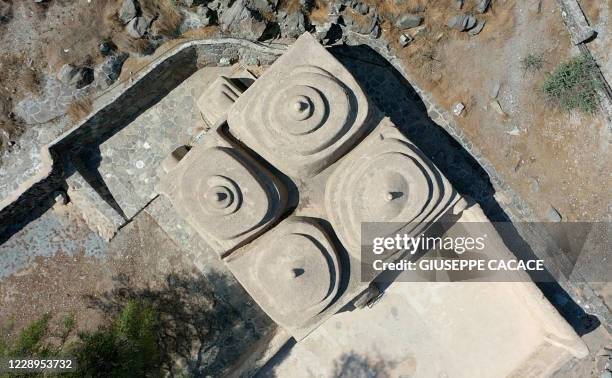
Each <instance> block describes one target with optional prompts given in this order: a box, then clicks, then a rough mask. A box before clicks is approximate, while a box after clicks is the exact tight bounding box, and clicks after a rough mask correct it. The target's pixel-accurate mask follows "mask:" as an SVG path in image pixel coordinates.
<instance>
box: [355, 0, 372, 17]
mask: <svg viewBox="0 0 612 378" xmlns="http://www.w3.org/2000/svg"><path fill="white" fill-rule="evenodd" d="M351 7H352V8H353V9H354V10H355V12H357V13H359V14H361V15H366V14H368V12H369V11H370V6H369V5H368V4H366V3H364V2H363V1H354V2H353V3H352V4H351Z"/></svg>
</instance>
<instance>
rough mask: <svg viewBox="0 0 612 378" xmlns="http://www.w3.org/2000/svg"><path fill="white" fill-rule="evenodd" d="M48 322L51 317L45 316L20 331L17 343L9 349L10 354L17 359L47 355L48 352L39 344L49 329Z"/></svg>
mask: <svg viewBox="0 0 612 378" xmlns="http://www.w3.org/2000/svg"><path fill="white" fill-rule="evenodd" d="M49 320H51V315H49V314H45V315H43V316H42V317H41V318H40V319H38V320H36V321H34V322H33V323H31V324H30V325H28V326H27V327H25V328H24V329H23V330H21V332H20V333H19V337H18V338H17V342H16V343H15V345H14V346H13V347H12V348H11V349H12V350H11V354H12V355H13V356H19V357H33V356H45V355H47V353H48V352H49V351H48V350H47V349H46V348H45V347H44V346H42V345H41V344H42V343H41V342H42V341H43V338H44V337H45V335H46V333H47V329H48V328H49Z"/></svg>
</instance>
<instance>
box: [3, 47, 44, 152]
mask: <svg viewBox="0 0 612 378" xmlns="http://www.w3.org/2000/svg"><path fill="white" fill-rule="evenodd" d="M40 82H41V73H40V71H39V70H38V69H37V68H36V67H35V66H34V65H33V63H32V61H30V60H28V58H27V56H26V54H25V53H18V54H7V55H4V56H2V57H1V58H0V83H1V84H2V85H0V130H2V131H4V132H6V133H7V134H8V137H9V139H13V138H15V137H16V136H18V135H19V133H20V132H21V131H22V127H23V122H22V121H21V120H20V119H19V118H17V116H16V115H15V114H14V113H13V106H14V105H15V103H17V102H18V101H19V100H21V98H22V97H23V94H24V92H29V93H33V94H38V93H39V92H40V84H41V83H40ZM3 144H4V143H2V141H1V140H0V152H2V150H3V149H4V148H5V147H6V146H4V145H3Z"/></svg>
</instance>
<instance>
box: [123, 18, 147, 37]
mask: <svg viewBox="0 0 612 378" xmlns="http://www.w3.org/2000/svg"><path fill="white" fill-rule="evenodd" d="M148 27H149V23H148V22H147V20H146V19H145V18H144V17H136V18H134V19H132V21H130V22H129V23H128V24H127V26H126V27H125V30H126V31H127V33H128V34H129V35H130V36H131V37H132V38H142V37H143V36H144V35H145V33H146V32H147V28H148Z"/></svg>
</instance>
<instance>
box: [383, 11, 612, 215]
mask: <svg viewBox="0 0 612 378" xmlns="http://www.w3.org/2000/svg"><path fill="white" fill-rule="evenodd" d="M437 3H439V2H435V1H433V2H430V3H429V5H428V6H427V7H426V8H425V12H424V14H425V21H424V24H425V25H427V28H428V33H427V34H426V35H425V37H424V38H416V39H415V42H414V43H412V44H410V45H409V46H407V47H406V48H404V49H401V48H400V47H399V46H397V43H395V47H396V48H397V49H398V50H399V51H400V56H401V57H402V58H403V60H404V62H405V63H406V65H407V66H408V67H409V69H411V71H412V72H414V73H416V75H417V77H418V78H419V80H418V81H419V82H418V85H420V86H421V87H423V88H424V89H426V90H429V91H431V92H432V94H433V95H434V97H435V98H436V100H437V101H438V103H439V104H441V105H442V106H444V107H445V108H446V109H447V110H449V111H450V110H451V109H453V107H454V106H455V104H457V103H459V102H461V103H463V104H464V105H465V107H466V109H465V110H464V112H463V113H462V114H461V116H460V117H457V118H456V120H455V121H456V123H457V124H458V126H460V127H461V129H463V131H464V132H465V133H466V134H467V136H468V137H469V139H470V140H471V141H472V143H473V144H474V145H475V146H476V147H477V148H478V149H479V150H481V151H482V154H483V156H485V157H486V158H487V159H488V160H489V161H491V162H492V163H493V165H494V166H495V167H496V169H497V170H498V171H499V172H500V173H501V175H502V177H503V178H504V180H505V181H506V182H507V183H508V184H509V185H510V186H511V187H512V188H513V189H514V190H515V191H517V192H518V193H519V195H521V197H522V198H524V199H525V200H526V201H527V202H528V203H529V205H531V207H532V209H534V211H535V212H536V214H537V216H539V217H541V219H546V213H547V211H548V209H549V207H550V206H553V207H554V208H555V209H557V210H558V211H559V213H561V215H562V217H563V219H564V220H567V221H597V220H604V219H609V217H610V214H609V200H610V191H609V187H610V183H611V182H610V176H609V172H610V168H612V167H611V165H610V161H611V159H610V152H609V149H608V145H609V130H606V128H609V127H610V126H609V125H606V121H605V119H604V117H603V115H602V114H601V113H599V114H595V115H593V116H590V115H583V114H579V113H572V114H568V113H566V112H563V111H561V110H558V109H556V108H555V107H554V106H552V105H551V104H549V103H547V102H546V100H545V99H544V96H543V95H542V92H541V91H540V87H541V85H542V83H543V81H544V79H545V77H546V75H547V73H548V72H550V71H552V70H553V68H554V67H555V66H556V65H558V64H559V63H561V62H564V61H567V60H568V59H569V58H570V57H571V56H573V55H576V52H577V50H575V49H573V48H572V46H571V43H570V37H569V34H568V32H567V31H566V29H565V26H564V25H563V22H562V19H561V16H560V12H559V10H558V6H557V4H556V3H555V1H553V0H543V1H541V2H539V1H535V0H533V1H524V2H518V1H514V0H506V1H495V2H493V5H492V8H491V9H490V11H489V12H487V13H486V14H484V15H478V18H483V19H485V20H486V24H485V27H484V30H483V31H482V32H481V33H480V34H479V35H477V36H474V37H469V36H468V35H467V34H466V33H459V32H456V31H452V30H449V29H448V28H446V27H445V26H444V24H445V22H446V20H447V19H448V16H442V15H448V14H454V13H458V12H457V11H456V10H454V11H453V10H450V11H449V10H448V8H449V6H443V7H442V6H439V5H438V4H437ZM445 3H446V2H445ZM473 4H474V2H469V1H468V2H466V5H464V10H469V9H470V7H471V6H473ZM538 4H539V6H538ZM601 6H606V5H605V4H602V5H601ZM590 8H594V6H593V5H592V4H591V6H590ZM442 9H444V11H441V10H442ZM588 14H589V15H591V16H594V17H596V12H595V11H594V10H593V9H591V11H590V12H588ZM385 32H386V34H387V35H389V39H390V40H391V41H393V42H395V41H397V35H398V34H397V31H395V30H392V28H390V27H389V25H387V27H386V28H385ZM529 54H534V55H539V56H542V57H543V59H544V66H543V67H542V68H541V69H540V70H539V71H537V72H528V71H526V70H525V69H524V68H523V66H522V64H521V60H522V59H524V58H525V57H526V56H527V55H529ZM496 86H499V94H498V95H497V101H498V103H499V104H500V106H501V111H502V112H503V113H502V112H499V109H496V106H495V104H493V105H492V101H493V100H494V94H493V93H494V91H495V87H496Z"/></svg>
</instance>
